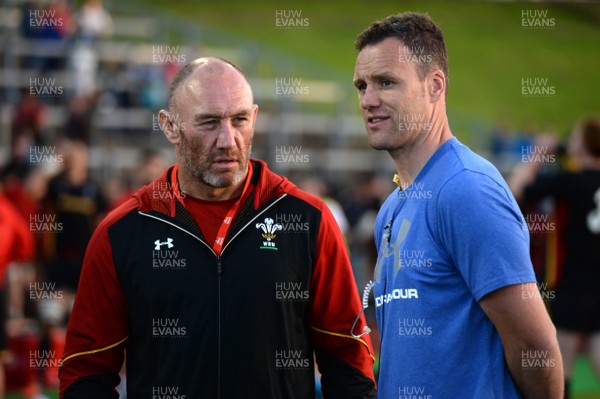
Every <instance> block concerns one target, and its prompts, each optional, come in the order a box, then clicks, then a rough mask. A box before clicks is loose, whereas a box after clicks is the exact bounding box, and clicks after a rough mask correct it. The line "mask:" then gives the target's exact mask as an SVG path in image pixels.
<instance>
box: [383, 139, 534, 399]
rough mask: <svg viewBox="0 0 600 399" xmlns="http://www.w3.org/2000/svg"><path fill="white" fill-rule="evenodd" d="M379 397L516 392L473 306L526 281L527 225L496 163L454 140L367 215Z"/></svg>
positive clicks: (481, 396) (496, 343)
mask: <svg viewBox="0 0 600 399" xmlns="http://www.w3.org/2000/svg"><path fill="white" fill-rule="evenodd" d="M375 241H376V245H377V251H378V260H377V265H376V267H375V305H376V313H377V322H378V325H379V330H380V333H381V336H382V343H381V345H382V347H381V364H380V373H379V396H378V397H379V398H380V399H456V398H461V399H469V398H472V399H492V398H498V399H513V398H520V397H521V396H520V395H519V393H518V391H517V388H516V387H515V385H514V382H513V380H512V377H511V375H510V372H509V370H508V366H507V365H506V362H505V360H504V352H503V347H502V342H501V340H500V336H499V335H498V332H497V331H496V329H495V328H494V326H493V324H492V322H491V321H490V320H489V318H488V317H487V316H486V315H485V313H484V312H483V310H482V309H481V307H480V306H479V303H478V302H479V300H480V299H481V298H482V297H483V296H485V295H486V294H488V293H490V292H492V291H494V290H497V289H499V288H501V287H505V286H508V285H512V284H521V283H526V282H535V281H536V280H535V275H534V273H533V268H532V266H531V260H530V257H529V232H528V230H527V225H526V223H525V220H524V219H523V216H522V214H521V212H520V210H519V207H518V206H517V203H516V202H515V200H514V197H513V196H512V194H511V192H510V190H509V189H508V187H507V185H506V183H505V182H504V179H503V178H502V176H501V175H500V173H499V172H498V171H497V169H496V168H495V167H494V166H493V165H492V164H490V163H489V162H488V161H486V160H485V159H483V158H482V157H480V156H479V155H477V154H475V153H473V152H472V151H471V150H470V149H469V148H467V147H466V146H464V145H463V144H461V143H460V142H459V141H458V140H457V139H456V138H452V139H451V140H449V141H447V142H446V143H444V144H443V145H442V146H441V147H440V148H439V149H438V150H437V151H436V152H435V154H434V155H433V156H432V157H431V159H430V160H429V161H428V162H427V164H426V165H425V166H424V168H423V170H422V171H421V172H420V173H419V175H418V176H417V178H416V179H415V180H414V182H413V183H412V185H411V186H410V187H408V188H407V189H406V190H404V191H400V190H399V189H396V190H395V191H394V192H393V193H392V194H391V195H390V196H389V197H388V199H387V200H386V201H385V203H384V204H383V207H382V208H381V210H380V212H379V214H378V216H377V220H376V222H375Z"/></svg>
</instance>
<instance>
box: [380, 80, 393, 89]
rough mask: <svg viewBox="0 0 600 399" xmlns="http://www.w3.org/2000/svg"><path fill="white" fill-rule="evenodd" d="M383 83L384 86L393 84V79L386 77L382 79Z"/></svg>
mask: <svg viewBox="0 0 600 399" xmlns="http://www.w3.org/2000/svg"><path fill="white" fill-rule="evenodd" d="M381 85H382V86H383V87H387V86H391V85H392V81H391V80H388V79H386V80H382V81H381Z"/></svg>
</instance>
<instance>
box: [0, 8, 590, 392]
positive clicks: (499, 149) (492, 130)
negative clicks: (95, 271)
mask: <svg viewBox="0 0 600 399" xmlns="http://www.w3.org/2000/svg"><path fill="white" fill-rule="evenodd" d="M121 3H123V4H121ZM242 4H243V2H241V3H240V2H237V1H232V2H231V3H230V4H224V5H223V6H222V10H220V9H218V8H216V6H214V5H213V6H209V5H194V4H193V2H186V1H182V2H178V4H174V3H172V2H167V1H161V0H157V1H154V2H153V1H141V0H135V1H131V2H117V1H105V2H104V3H103V1H102V0H86V1H84V0H81V1H73V0H53V1H37V2H26V1H16V0H12V1H6V0H5V1H3V2H0V10H1V11H0V14H1V16H0V32H1V35H2V36H1V40H0V98H1V101H2V105H1V107H0V128H1V131H0V296H1V297H2V301H0V305H2V306H0V315H2V320H4V321H5V331H6V337H5V339H4V341H3V342H2V341H0V344H4V348H5V349H6V350H5V351H3V352H2V361H1V362H0V365H1V364H3V365H4V367H3V369H4V372H3V373H2V372H0V389H3V390H5V391H6V392H8V394H9V395H10V394H12V395H16V396H15V397H24V398H43V397H47V396H45V395H48V396H50V397H56V387H57V384H58V379H57V369H58V361H59V359H60V357H61V353H62V348H63V346H64V331H65V328H66V323H67V322H68V317H69V311H70V308H71V306H72V303H73V299H74V295H75V293H76V291H77V283H78V278H79V271H80V267H81V262H82V259H83V255H84V252H85V248H86V245H87V241H88V240H89V238H90V236H91V234H92V233H93V231H94V228H95V226H96V225H97V223H98V222H99V221H100V220H101V219H102V217H103V216H105V215H106V214H107V212H110V210H111V209H114V208H115V207H116V206H118V205H119V204H120V203H122V202H123V201H125V200H126V199H127V198H128V197H129V196H130V195H131V194H132V193H133V192H135V191H136V190H137V189H138V188H139V187H140V186H142V185H145V184H148V183H150V182H151V181H152V180H153V179H154V178H156V177H158V176H159V175H160V174H161V173H162V172H163V170H164V169H165V168H166V167H167V166H169V165H170V164H172V163H173V162H174V155H173V151H172V150H171V148H169V146H168V145H167V144H168V143H167V141H166V140H165V139H164V138H163V137H162V133H161V131H160V127H159V126H158V118H157V112H158V110H160V109H161V108H162V107H165V106H166V100H167V98H168V84H169V82H170V80H171V78H172V77H173V76H174V74H175V73H176V72H177V71H178V69H179V68H180V67H181V66H182V65H183V64H185V63H186V62H189V61H191V60H193V59H195V58H197V57H199V56H202V55H217V56H223V57H225V58H228V59H230V60H231V61H233V62H235V63H237V64H239V65H240V66H242V67H243V68H244V69H245V70H246V71H247V73H248V75H249V79H250V82H251V84H252V86H253V89H254V92H255V101H256V102H257V103H258V104H259V107H260V111H259V119H258V122H257V127H256V136H255V140H254V146H253V156H254V157H257V158H261V159H264V160H266V161H268V162H269V164H270V167H271V168H272V169H274V170H275V171H277V172H278V173H281V174H283V175H286V176H287V177H289V178H290V179H291V180H292V181H294V182H295V183H297V184H298V185H299V186H300V187H301V188H303V189H305V190H307V191H309V192H312V193H314V194H315V195H318V196H321V197H323V198H325V199H326V202H327V203H328V205H329V206H330V207H331V209H332V211H333V213H334V215H335V217H336V219H337V220H338V223H339V225H340V228H341V229H342V231H343V233H344V235H345V237H346V240H347V243H348V247H349V250H350V253H351V259H352V263H353V268H354V272H355V275H356V279H357V289H358V290H360V291H361V292H362V288H363V287H364V286H365V285H366V283H367V282H368V281H369V280H370V279H371V276H372V274H373V267H374V264H375V259H376V252H375V247H374V243H373V225H374V220H375V216H376V214H377V211H378V209H379V206H380V205H381V203H382V202H383V200H384V199H385V198H386V197H387V195H389V193H390V192H391V191H392V190H393V189H394V184H393V183H392V180H391V178H392V175H393V164H392V163H391V162H390V161H389V160H388V156H387V154H384V153H378V152H375V151H373V150H371V149H370V148H369V146H368V144H367V141H366V133H365V132H364V125H363V123H362V121H361V119H360V116H359V114H358V106H357V104H356V101H355V100H354V98H353V88H352V84H351V77H352V69H353V59H354V56H355V53H354V52H353V50H352V46H351V43H352V40H353V39H354V37H355V36H356V35H357V34H358V33H359V32H360V30H362V29H363V28H364V27H365V26H366V25H367V24H368V23H370V22H371V20H372V19H375V18H376V17H384V16H385V15H387V14H391V13H395V12H400V11H405V10H409V9H411V10H415V11H430V14H431V15H432V17H433V18H434V20H436V21H438V23H439V24H440V25H441V27H442V29H444V32H445V34H446V41H447V42H448V47H449V53H450V71H451V72H450V95H449V101H448V104H449V112H448V113H449V116H450V124H451V126H453V129H455V131H454V134H455V135H457V136H458V138H459V139H460V140H461V141H463V142H465V143H466V144H468V145H470V146H471V147H472V148H473V149H474V150H475V151H477V152H478V153H480V154H482V155H484V156H485V157H486V158H488V159H489V160H490V161H492V162H493V163H494V164H495V165H496V166H497V167H498V168H499V169H500V171H501V172H502V173H503V174H504V176H505V177H506V178H507V180H509V181H511V188H514V190H515V195H517V197H518V199H520V200H521V201H520V204H521V205H522V209H523V213H524V215H525V216H526V221H527V223H528V226H529V228H530V233H531V238H532V240H531V254H532V260H533V263H534V267H535V270H536V273H537V275H538V278H539V281H540V291H541V294H542V295H545V298H544V299H546V300H547V301H548V302H551V301H552V299H553V296H554V295H555V294H556V291H555V288H556V287H557V284H558V283H559V281H560V278H561V275H562V273H563V270H562V265H563V263H562V262H561V259H563V258H564V256H565V254H564V251H565V245H564V244H563V243H562V241H561V240H564V239H565V233H564V232H565V229H566V226H567V225H568V223H569V222H568V220H564V219H561V217H562V215H564V213H561V208H560V203H561V202H560V199H556V198H555V199H552V198H551V196H550V195H548V196H545V197H543V198H542V196H538V197H540V198H537V197H536V198H533V199H532V200H531V201H526V199H527V198H526V197H525V193H526V189H527V187H528V185H530V184H532V183H533V182H534V181H535V179H536V177H537V176H543V175H554V174H559V173H561V172H563V171H577V170H579V169H581V167H582V162H581V156H582V155H581V152H578V151H577V148H580V147H576V146H575V147H574V145H573V144H572V142H571V144H569V142H568V137H569V136H573V137H580V138H581V137H583V136H582V135H583V133H582V132H583V131H584V130H585V131H590V132H591V133H589V134H588V135H590V137H592V139H590V140H592V141H593V137H596V136H598V137H600V124H598V122H597V120H596V121H595V122H594V119H593V118H594V115H596V116H597V115H599V114H600V110H599V109H598V105H599V104H600V99H599V98H598V94H597V93H592V94H590V92H594V91H596V92H597V90H595V89H597V88H598V87H599V85H598V83H599V81H598V79H597V78H591V79H592V80H590V76H597V73H596V74H591V73H589V74H588V73H587V71H586V69H585V68H597V65H598V61H600V60H599V54H598V50H597V43H598V39H599V38H600V7H598V6H594V5H579V6H566V5H562V6H561V5H556V4H555V5H553V6H552V7H550V6H544V5H543V4H541V5H540V4H536V8H537V9H541V10H546V12H549V14H547V15H546V18H550V17H552V18H556V19H557V24H556V25H555V26H556V27H555V28H554V30H553V31H552V32H550V33H548V32H547V31H537V32H533V33H532V32H529V31H528V30H527V29H523V26H522V22H521V19H520V16H519V13H520V12H521V11H522V10H523V9H524V8H533V6H531V5H530V4H528V3H519V4H512V5H511V6H510V7H505V8H499V7H502V5H499V4H496V5H488V7H492V6H493V7H496V8H494V9H488V8H483V9H479V10H478V9H477V7H481V6H480V5H475V4H471V5H469V6H468V7H470V8H471V9H473V8H474V9H475V10H473V11H471V12H467V13H464V12H461V11H455V12H454V13H452V12H450V13H449V14H448V16H445V17H442V11H443V10H445V9H444V5H443V4H441V3H435V2H433V3H432V4H430V5H429V7H431V10H429V9H426V8H424V7H422V6H420V7H419V6H416V5H412V4H407V5H402V7H401V9H400V8H399V7H398V6H397V5H395V4H393V3H392V2H385V5H383V6H382V8H381V10H373V9H372V7H371V8H370V9H369V12H368V13H367V14H368V15H373V16H374V17H373V18H367V17H366V16H365V17H363V14H362V11H363V10H362V8H359V6H358V5H347V6H346V5H344V6H342V4H344V3H342V2H333V3H332V4H331V5H329V6H328V8H327V7H325V6H323V8H322V9H320V8H318V7H316V6H306V7H304V6H299V5H297V4H296V5H293V4H291V3H290V4H283V3H282V4H279V5H274V4H271V3H269V2H268V1H265V2H259V4H258V6H257V7H256V9H255V10H254V12H255V13H259V14H254V15H245V16H244V15H240V13H242V14H244V12H242V11H243V10H245V8H243V6H242ZM524 4H525V5H524ZM411 5H412V6H411ZM203 7H206V9H205V8H203ZM236 7H237V8H236ZM240 7H242V8H240ZM315 7H316V8H315ZM343 7H346V8H347V9H345V10H343ZM362 7H364V6H362ZM284 9H285V10H284ZM498 10H501V13H500V14H499V13H498ZM278 11H279V13H278ZM281 11H285V12H281ZM288 11H289V12H288ZM260 13H262V14H260ZM461 13H462V14H461ZM502 13H503V14H505V15H509V16H508V17H502V16H501V14H502ZM187 14H190V15H191V16H192V19H186V18H189V17H190V15H187ZM475 14H477V15H475ZM186 15H187V16H186ZM347 15H352V17H348V16H347ZM511 15H512V16H516V17H514V18H515V19H514V20H512V21H513V22H511V23H514V25H513V26H512V28H511V27H506V23H504V22H503V21H505V19H503V18H512V16H511ZM548 15H550V17H548ZM438 16H439V18H438ZM330 17H332V18H330ZM469 17H471V18H473V20H475V19H477V23H472V24H465V25H464V26H463V25H461V23H463V22H465V21H464V19H467V18H469ZM486 17H487V18H488V19H489V20H488V21H487V22H486V21H485V18H486ZM260 18H263V19H264V20H265V21H266V20H267V19H268V20H269V22H268V23H267V22H265V24H264V25H266V26H267V27H262V30H261V29H259V27H258V26H256V25H253V24H259V21H261V19H260ZM265 18H266V19H265ZM282 18H283V19H286V18H287V22H286V23H285V24H283V26H287V28H282V27H281V26H282V24H281V23H278V19H282ZM350 18H351V19H350ZM444 18H446V19H444ZM461 18H463V19H462V20H461ZM211 21H212V23H213V24H215V25H211ZM490 21H492V22H494V23H496V25H498V26H496V29H506V30H510V31H511V32H510V33H507V34H506V35H505V36H501V34H502V33H501V32H504V31H502V30H498V31H494V30H492V31H486V30H485V29H483V28H482V29H483V30H482V31H481V32H482V35H481V36H480V38H481V37H483V38H485V39H487V42H486V43H485V44H484V45H483V47H485V48H487V49H488V50H487V51H488V52H489V53H490V56H489V57H490V58H491V59H492V58H493V57H497V56H498V54H496V53H495V52H496V51H497V52H500V53H502V52H504V54H505V56H504V58H500V59H496V61H494V65H495V66H496V67H498V69H497V70H496V69H493V68H491V67H487V66H486V65H488V64H486V57H485V56H482V55H481V54H479V57H480V58H476V57H477V54H476V53H477V52H478V51H477V50H476V49H475V47H470V46H469V44H468V43H466V42H468V41H469V40H473V42H474V43H476V40H475V37H474V36H473V33H478V32H476V29H478V27H479V26H480V25H478V24H482V25H481V26H483V25H486V24H489V23H490ZM279 22H281V21H279ZM242 25H244V26H245V27H244V26H242ZM500 25H503V27H499V26H500ZM446 27H448V28H447V31H446ZM244 29H247V30H246V31H244ZM471 29H472V30H471ZM250 31H252V33H247V35H246V32H250ZM465 31H466V32H465ZM459 32H464V33H463V34H464V35H465V36H464V37H463V36H460V33H459ZM291 35H295V37H296V38H297V40H298V42H299V43H294V46H296V47H294V46H292V45H291V44H289V43H291V42H293V39H291V38H290V37H291ZM527 35H530V36H527ZM543 35H550V37H546V38H543ZM245 36H247V37H245ZM242 37H243V38H242ZM511 37H512V39H511ZM524 37H529V38H530V39H524ZM531 37H533V38H531ZM463 38H466V40H462V39H463ZM503 38H506V40H505V41H503ZM511 40H512V41H511ZM527 40H531V46H533V50H532V49H519V46H522V42H526V41H527ZM544 40H545V41H544ZM562 40H564V43H563V42H562ZM328 41H331V42H332V43H329V44H328V43H327V42H328ZM336 41H337V42H336ZM341 41H343V42H344V47H343V49H340V50H339V51H340V52H342V53H343V54H344V55H343V56H339V57H338V56H336V54H335V51H332V47H331V46H334V47H333V48H335V46H337V47H338V48H339V45H338V44H337V43H338V42H341ZM498 42H501V43H498ZM264 43H267V44H264ZM282 43H284V44H283V45H282ZM456 43H458V44H456ZM507 43H508V44H507ZM540 43H548V44H547V45H542V44H540ZM569 43H571V44H569ZM475 45H476V44H474V46H475ZM510 45H512V46H513V47H512V48H514V49H515V53H513V54H511V52H510V51H509V50H510V49H511V47H510ZM286 46H290V47H294V49H293V50H290V53H286V52H285V47H286ZM320 46H322V47H323V49H321V50H318V49H316V48H317V47H320ZM328 46H329V47H328ZM459 46H464V47H459ZM552 46H555V47H556V49H563V48H564V49H566V48H568V49H569V50H568V51H567V50H565V51H563V52H562V53H561V51H558V50H557V51H555V52H556V53H558V54H554V55H553V57H555V58H554V59H555V60H556V63H555V67H556V71H554V70H552V69H547V67H546V66H545V63H544V62H543V60H544V58H543V56H544V54H546V53H548V52H552ZM461 48H462V49H463V51H460V49H461ZM470 48H473V50H470V51H471V52H469V49H470ZM590 49H592V50H590ZM320 52H321V53H320ZM536 52H537V53H539V54H537V53H536ZM325 53H327V54H326V55H324V54H325ZM492 53H494V54H493V55H492ZM524 53H525V54H528V57H529V59H530V64H531V65H533V66H532V68H531V69H529V70H519V71H516V72H515V71H514V70H511V68H510V66H509V67H508V68H506V64H509V63H510V62H511V61H510V60H509V58H510V57H514V56H515V55H518V54H524ZM486 54H487V53H486ZM538 56H539V57H541V59H542V61H540V60H539V59H538ZM320 57H321V58H320ZM327 57H330V58H327ZM465 58H466V60H465ZM314 59H320V61H319V62H317V61H314ZM461 59H462V60H461ZM472 60H475V61H476V62H480V63H481V65H480V69H481V70H483V71H479V72H478V73H474V72H473V69H468V68H475V67H473V66H472V62H471V61H472ZM536 60H537V61H536ZM338 62H339V63H345V65H343V66H340V64H338ZM536 62H538V63H537V64H536ZM500 64H503V65H500ZM466 65H469V66H466ZM573 65H576V66H573ZM590 65H591V66H590ZM463 66H464V67H463ZM499 66H504V68H506V69H502V68H499ZM579 66H581V67H579ZM486 68H487V70H486ZM536 68H537V69H536ZM461 69H462V72H461ZM465 69H466V71H465ZM455 70H456V77H455V75H453V74H454V71H455ZM511 71H512V72H511ZM555 72H556V73H555ZM505 75H506V76H508V77H507V78H506V79H509V77H510V76H513V77H515V78H513V79H512V80H510V81H508V80H507V81H503V79H504V78H503V76H505ZM481 76H485V78H482V77H481ZM531 76H537V77H539V78H540V79H542V80H539V81H537V83H533V84H537V85H538V86H539V87H540V88H546V89H547V88H548V87H556V90H550V91H548V90H545V91H544V90H542V92H545V93H546V95H541V96H539V97H536V98H528V99H523V92H522V89H523V87H525V86H526V85H531V84H532V83H531V81H526V82H525V83H523V81H522V79H524V78H525V79H526V78H529V77H531ZM574 76H576V77H577V76H581V77H580V78H575V77H574ZM544 77H549V78H548V79H546V81H543V78H544ZM478 79H479V80H478ZM593 79H596V80H595V81H594V80H593ZM548 80H549V81H550V83H548ZM488 82H489V83H490V86H489V87H488V86H487V83H488ZM506 86H508V87H509V88H510V90H512V92H508V94H507V92H506V91H505V88H506ZM582 87H583V88H586V89H590V90H587V91H586V90H583V89H581V90H580V88H582ZM488 89H489V90H488ZM486 90H487V91H490V93H487V94H485V92H486ZM569 90H574V91H573V92H572V93H571V92H569ZM482 92H483V93H484V94H483V95H484V97H481V96H482ZM582 92H585V94H584V93H582ZM485 95H487V96H488V97H485ZM594 96H595V97H594ZM488 99H490V101H488ZM491 99H496V101H497V102H496V103H492V104H490V105H489V106H486V105H481V104H482V103H486V102H491V101H492V100H491ZM494 107H496V108H494ZM511 107H514V108H511ZM471 110H472V111H471ZM471 114H472V115H474V116H471ZM513 115H514V117H513ZM586 129H587V130H586ZM588 141H589V140H588ZM586 143H587V142H586ZM588 144H589V143H588ZM574 148H575V149H574ZM587 148H588V149H589V146H588V147H587ZM594 151H595V150H594ZM290 155H292V156H290ZM587 155H590V154H589V153H588V154H587ZM592 158H594V159H596V158H600V152H599V153H597V154H596V153H593V154H592ZM596 161H597V160H596ZM592 164H593V165H596V164H594V163H592ZM596 166H597V165H596ZM525 170H526V171H525ZM598 189H600V187H598ZM597 196H598V199H597V204H598V207H599V208H600V191H598V195H597ZM599 215H600V211H599ZM598 218H599V221H598V223H600V216H599V217H598ZM598 231H599V232H600V228H599V229H598ZM594 250H596V251H600V248H594ZM595 266H598V267H597V268H596V269H597V270H600V265H595ZM587 272H589V274H586V276H587V278H588V279H590V280H591V281H594V283H595V284H597V282H598V281H599V279H598V277H600V276H598V272H597V271H594V270H591V271H589V270H588V271H586V273H587ZM2 302H3V303H2ZM371 310H372V309H369V312H367V316H368V318H369V324H370V325H371V326H372V327H374V326H375V325H376V322H375V319H374V315H373V313H370V311H371ZM598 317H599V318H600V315H598ZM374 330H375V328H374ZM372 337H373V339H374V344H375V347H376V349H377V348H378V342H377V332H376V331H374V333H373V335H372ZM0 349H2V346H0ZM585 351H586V347H585V343H581V345H580V346H578V347H577V348H576V352H585ZM0 367H1V366H0ZM574 367H575V377H574V380H577V381H575V382H574V383H575V385H577V387H576V388H577V389H578V392H580V393H579V396H574V397H576V398H593V397H600V383H599V382H598V380H597V379H596V378H595V377H594V376H593V374H592V366H591V365H590V362H589V360H587V358H582V359H580V360H579V361H578V362H577V363H576V364H575V366H574ZM599 367H600V366H599ZM577 376H579V378H578V377H577ZM1 392H2V391H0V397H1V396H2V395H3V394H2V393H1ZM586 395H588V396H586ZM9 397H11V396H9Z"/></svg>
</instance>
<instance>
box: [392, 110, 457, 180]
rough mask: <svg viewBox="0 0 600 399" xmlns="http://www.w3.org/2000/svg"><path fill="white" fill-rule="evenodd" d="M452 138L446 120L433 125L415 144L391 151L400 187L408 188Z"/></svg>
mask: <svg viewBox="0 0 600 399" xmlns="http://www.w3.org/2000/svg"><path fill="white" fill-rule="evenodd" d="M452 137H454V136H453V135H452V132H451V131H450V127H449V126H448V120H447V119H445V118H444V120H442V121H440V123H437V124H436V123H433V124H432V126H431V129H430V130H429V132H427V133H425V134H422V135H421V136H419V137H418V138H417V139H416V141H414V142H413V143H410V144H409V145H407V146H403V147H402V148H398V149H396V150H393V151H390V156H391V157H392V159H393V161H394V163H395V164H396V170H397V174H398V179H399V180H398V181H397V184H398V187H400V188H401V189H403V190H404V189H406V188H408V187H409V186H410V185H411V184H412V182H413V181H414V180H415V179H416V177H417V176H418V175H419V173H420V172H421V170H422V169H423V167H424V166H425V164H426V163H427V161H429V159H430V158H431V156H432V155H433V154H434V153H435V152H436V151H437V150H438V148H440V147H441V146H442V144H444V143H445V142H446V141H448V140H450V139H451V138H452Z"/></svg>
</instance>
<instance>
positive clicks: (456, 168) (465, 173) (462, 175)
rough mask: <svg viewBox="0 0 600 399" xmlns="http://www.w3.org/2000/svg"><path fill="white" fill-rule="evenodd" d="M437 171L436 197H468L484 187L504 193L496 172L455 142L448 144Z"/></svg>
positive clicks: (474, 154)
mask: <svg viewBox="0 0 600 399" xmlns="http://www.w3.org/2000/svg"><path fill="white" fill-rule="evenodd" d="M437 169H438V171H439V172H440V173H437V178H438V179H439V180H438V181H439V195H442V196H445V195H448V194H450V195H452V196H453V197H454V196H455V195H456V194H460V193H464V194H465V195H471V194H475V193H476V192H477V191H481V190H486V188H490V189H500V190H501V191H504V192H506V191H508V186H507V185H506V181H505V180H504V178H503V177H502V175H501V174H500V172H499V171H498V169H497V168H496V167H495V166H494V165H493V164H492V163H491V162H490V161H488V160H487V159H485V158H484V157H482V156H481V155H479V154H477V153H475V152H474V151H472V150H471V149H470V148H469V147H467V146H466V145H464V144H462V143H460V142H459V141H458V140H455V141H454V142H452V143H450V148H449V150H448V151H446V154H445V156H444V157H443V159H442V160H441V162H439V165H438V168H437ZM459 197H462V196H461V195H459Z"/></svg>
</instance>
